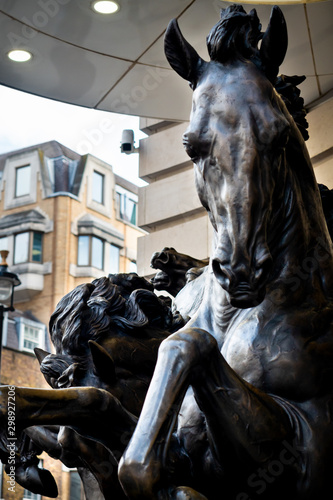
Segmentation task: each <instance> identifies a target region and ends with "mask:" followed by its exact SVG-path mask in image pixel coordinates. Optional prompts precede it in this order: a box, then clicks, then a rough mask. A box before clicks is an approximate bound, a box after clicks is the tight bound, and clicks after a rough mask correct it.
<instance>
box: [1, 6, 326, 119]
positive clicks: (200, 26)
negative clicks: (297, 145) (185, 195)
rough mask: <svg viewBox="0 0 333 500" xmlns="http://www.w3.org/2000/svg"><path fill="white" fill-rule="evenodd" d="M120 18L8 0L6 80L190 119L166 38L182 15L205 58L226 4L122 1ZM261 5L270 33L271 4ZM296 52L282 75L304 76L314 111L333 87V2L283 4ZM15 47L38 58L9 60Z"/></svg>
mask: <svg viewBox="0 0 333 500" xmlns="http://www.w3.org/2000/svg"><path fill="white" fill-rule="evenodd" d="M118 3H119V4H120V9H119V11H118V12H117V13H116V14H113V15H108V16H103V15H100V14H97V13H95V12H93V11H92V9H91V7H90V5H91V1H90V0H0V47H1V52H0V83H2V84H3V85H7V86H9V87H13V88H15V89H19V90H23V91H26V92H30V93H33V94H37V95H40V96H43V97H49V98H51V99H56V100H60V101H64V102H69V103H72V104H77V105H81V106H86V107H89V108H96V109H101V110H106V111H113V112H118V113H126V114H132V115H137V116H145V117H152V118H163V119H169V120H185V119H188V116H189V109H190V101H191V91H190V89H189V87H188V84H187V83H186V82H184V81H183V80H182V79H181V78H180V77H179V76H178V75H176V74H175V73H174V72H173V71H172V70H171V69H170V67H169V65H168V63H167V61H166V59H165V56H164V52H163V35H164V31H165V28H166V26H167V24H168V22H169V21H170V19H172V18H174V17H176V18H178V21H179V25H180V27H181V30H182V32H183V34H184V35H185V37H186V38H187V39H188V41H189V42H190V43H191V44H192V45H193V46H194V47H195V48H196V49H197V51H198V52H199V53H200V55H201V56H202V57H203V58H206V59H207V50H206V46H205V39H206V36H207V34H208V33H209V31H210V29H211V27H212V26H213V25H214V24H216V22H217V21H218V19H219V11H220V9H221V8H223V7H226V6H228V5H229V4H228V3H226V2H221V1H220V0H208V1H207V0H167V1H166V0H135V1H134V0H119V2H118ZM252 7H256V9H257V12H258V15H259V18H260V20H261V22H262V25H263V29H265V28H266V26H267V22H268V18H269V14H270V11H271V7H270V6H268V5H260V6H259V5H256V6H254V5H253V6H252V5H249V4H247V5H244V8H245V9H246V10H250V9H251V8H252ZM281 8H282V10H283V12H284V15H285V17H286V20H287V25H288V33H289V49H288V53H287V56H286V60H285V62H284V63H283V65H282V67H281V72H282V73H285V74H288V75H294V74H298V75H301V74H305V75H306V76H307V80H306V81H305V82H304V83H303V84H302V85H301V90H302V95H303V97H304V99H305V102H306V103H307V104H308V103H310V102H312V101H314V100H316V99H318V98H320V97H322V96H323V95H325V94H326V93H328V92H329V91H330V90H331V89H332V88H333V57H332V47H333V0H328V1H325V2H317V3H313V4H307V5H306V6H304V5H282V6H281ZM13 48H26V49H28V50H30V51H31V52H32V54H33V58H32V60H31V61H29V62H27V63H15V62H12V61H10V60H9V59H8V58H7V53H8V52H9V50H11V49H13Z"/></svg>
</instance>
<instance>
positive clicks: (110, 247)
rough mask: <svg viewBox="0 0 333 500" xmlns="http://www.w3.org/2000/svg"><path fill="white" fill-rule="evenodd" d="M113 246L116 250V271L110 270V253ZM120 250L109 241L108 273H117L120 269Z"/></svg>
mask: <svg viewBox="0 0 333 500" xmlns="http://www.w3.org/2000/svg"><path fill="white" fill-rule="evenodd" d="M113 248H115V249H117V250H118V268H117V270H116V271H113V270H111V255H112V249H113ZM120 250H121V248H120V247H119V246H118V245H114V244H113V243H109V261H108V263H109V267H108V274H118V273H119V270H120Z"/></svg>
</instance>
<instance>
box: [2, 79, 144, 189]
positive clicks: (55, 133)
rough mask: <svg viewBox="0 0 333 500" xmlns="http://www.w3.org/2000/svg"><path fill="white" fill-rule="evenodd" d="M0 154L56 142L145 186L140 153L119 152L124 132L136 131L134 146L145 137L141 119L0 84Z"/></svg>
mask: <svg viewBox="0 0 333 500" xmlns="http://www.w3.org/2000/svg"><path fill="white" fill-rule="evenodd" d="M0 103H1V120H0V154H2V153H7V152H9V151H14V150H16V149H20V148H24V147H28V146H33V145H34V144H39V143H42V142H46V141H51V140H56V141H58V142H60V143H61V144H63V145H65V146H67V147H68V148H70V149H72V150H74V151H76V152H77V153H79V154H87V153H91V154H93V155H94V156H97V157H98V158H100V159H101V160H103V161H106V162H107V163H110V164H111V165H112V166H113V169H114V172H115V173H117V174H119V175H121V176H122V177H125V178H126V179H128V180H130V181H132V182H134V183H136V184H139V185H142V184H144V183H143V182H142V181H140V179H139V178H138V154H132V155H125V154H123V153H120V140H121V132H122V130H123V129H133V130H134V134H135V145H136V146H139V139H140V138H142V137H144V136H145V135H144V134H143V133H142V132H140V130H139V119H138V118H137V117H131V116H127V115H118V114H115V113H108V112H105V111H96V110H93V109H87V108H83V107H80V106H72V105H70V104H64V103H60V102H57V101H52V100H50V99H44V98H41V97H37V96H34V95H31V94H27V93H25V92H19V91H17V90H13V89H10V88H8V87H4V86H1V85H0Z"/></svg>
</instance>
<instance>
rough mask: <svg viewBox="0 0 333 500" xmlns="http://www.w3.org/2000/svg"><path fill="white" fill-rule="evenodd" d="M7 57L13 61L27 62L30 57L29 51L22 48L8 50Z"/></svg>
mask: <svg viewBox="0 0 333 500" xmlns="http://www.w3.org/2000/svg"><path fill="white" fill-rule="evenodd" d="M7 55H8V57H9V59H11V60H12V61H15V62H27V61H29V60H30V59H31V58H32V54H31V52H28V51H27V50H23V49H15V50H11V51H10V52H8V54H7Z"/></svg>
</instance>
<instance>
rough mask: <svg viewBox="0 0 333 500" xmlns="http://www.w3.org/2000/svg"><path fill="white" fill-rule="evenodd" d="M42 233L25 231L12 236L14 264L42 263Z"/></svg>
mask: <svg viewBox="0 0 333 500" xmlns="http://www.w3.org/2000/svg"><path fill="white" fill-rule="evenodd" d="M42 243H43V235H42V233H39V232H36V231H26V232H24V233H18V234H15V235H14V264H22V263H25V262H37V263H42Z"/></svg>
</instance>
